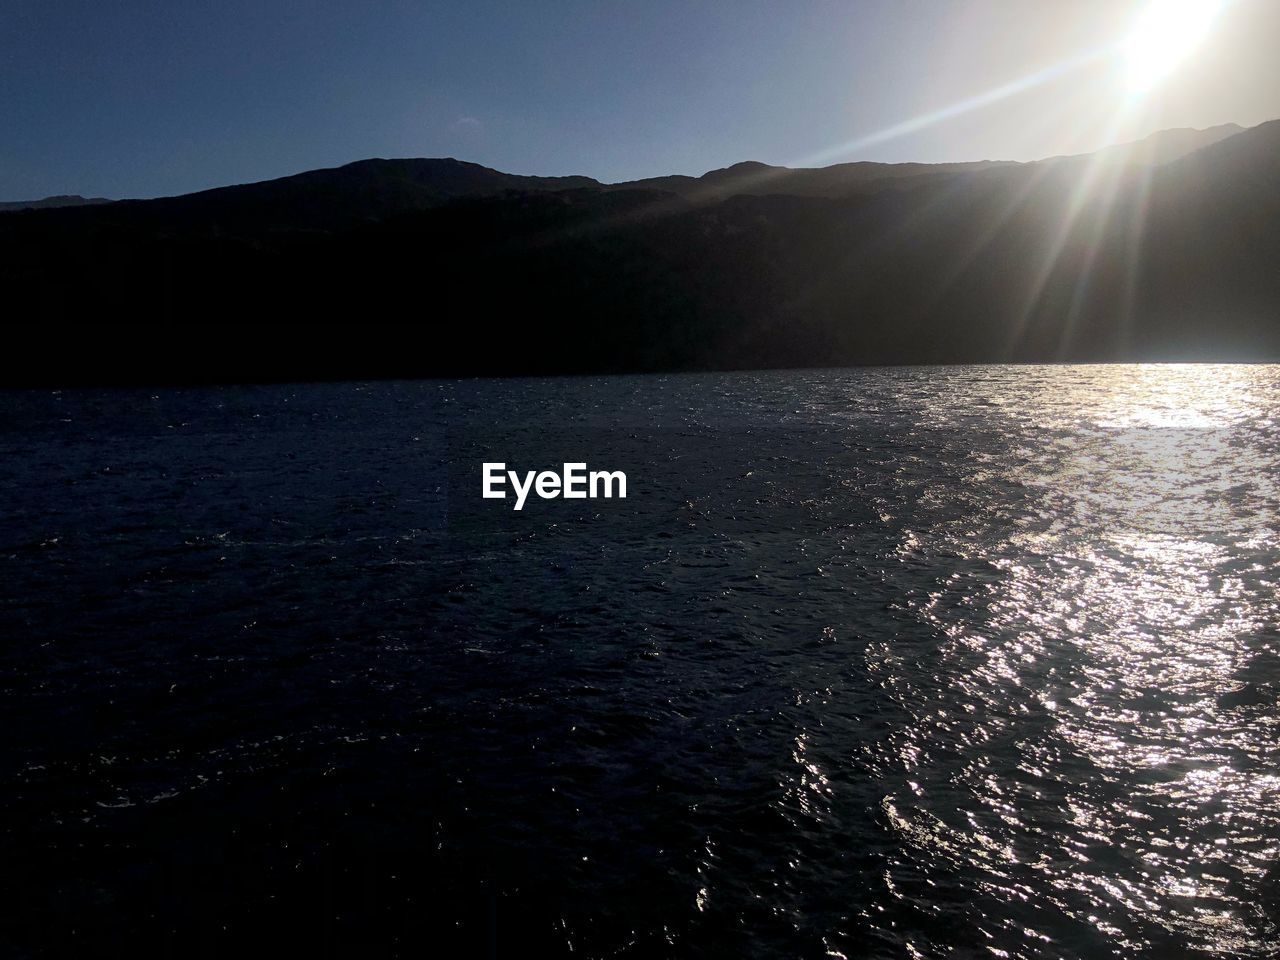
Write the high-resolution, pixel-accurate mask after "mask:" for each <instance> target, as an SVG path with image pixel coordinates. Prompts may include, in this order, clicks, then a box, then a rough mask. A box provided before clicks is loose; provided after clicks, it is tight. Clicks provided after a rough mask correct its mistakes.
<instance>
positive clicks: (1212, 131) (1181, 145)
mask: <svg viewBox="0 0 1280 960" xmlns="http://www.w3.org/2000/svg"><path fill="white" fill-rule="evenodd" d="M1244 129H1245V128H1244V127H1242V126H1240V125H1239V124H1235V123H1223V124H1219V125H1218V126H1216V127H1209V128H1207V129H1205V130H1192V129H1190V128H1186V127H1183V128H1178V129H1175V130H1161V131H1159V132H1157V133H1153V134H1151V136H1149V137H1144V138H1143V139H1142V140H1134V141H1133V142H1131V143H1117V144H1116V145H1115V146H1111V147H1103V148H1102V149H1101V150H1097V151H1095V152H1093V153H1082V154H1076V155H1074V156H1069V157H1051V158H1050V159H1049V160H1048V161H1043V162H1051V163H1057V162H1062V161H1078V162H1090V161H1104V162H1106V163H1129V164H1143V165H1147V166H1160V165H1162V164H1166V163H1172V162H1173V161H1174V160H1177V159H1179V158H1180V157H1185V156H1186V155H1187V154H1189V153H1194V152H1195V151H1197V150H1201V149H1203V148H1205V147H1209V146H1212V145H1213V144H1215V143H1218V142H1220V141H1222V140H1226V139H1227V138H1228V137H1234V136H1235V135H1236V134H1238V133H1241V132H1243V131H1244Z"/></svg>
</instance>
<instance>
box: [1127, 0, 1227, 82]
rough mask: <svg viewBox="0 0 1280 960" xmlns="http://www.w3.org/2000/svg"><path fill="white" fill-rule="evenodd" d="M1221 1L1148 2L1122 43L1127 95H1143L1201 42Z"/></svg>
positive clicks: (1175, 0)
mask: <svg viewBox="0 0 1280 960" xmlns="http://www.w3.org/2000/svg"><path fill="white" fill-rule="evenodd" d="M1222 6H1223V2H1222V0H1152V2H1151V3H1149V4H1148V5H1147V6H1146V8H1145V9H1144V10H1143V11H1142V13H1141V14H1139V16H1138V19H1137V21H1136V22H1135V23H1134V25H1133V29H1132V31H1131V32H1130V34H1129V36H1128V38H1127V39H1126V40H1125V42H1124V47H1123V49H1124V56H1125V61H1126V68H1127V74H1128V83H1129V90H1130V92H1132V93H1134V94H1136V95H1141V94H1144V93H1146V92H1148V91H1150V90H1151V89H1153V88H1154V87H1156V86H1157V85H1159V84H1160V82H1161V81H1162V80H1164V79H1165V77H1167V76H1168V75H1169V74H1170V73H1172V72H1173V70H1174V69H1175V68H1176V67H1177V66H1178V65H1179V64H1181V63H1182V62H1183V61H1184V60H1186V59H1187V57H1189V56H1190V55H1191V54H1192V53H1194V52H1195V50H1196V49H1197V48H1198V47H1199V46H1200V45H1201V44H1202V43H1203V42H1204V40H1205V37H1206V36H1207V35H1208V33H1209V30H1210V28H1211V27H1212V26H1213V21H1214V20H1215V19H1216V18H1217V16H1218V13H1219V12H1220V11H1221V9H1222Z"/></svg>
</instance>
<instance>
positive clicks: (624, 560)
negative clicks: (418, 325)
mask: <svg viewBox="0 0 1280 960" xmlns="http://www.w3.org/2000/svg"><path fill="white" fill-rule="evenodd" d="M1278 418H1280V368H1276V367H1261V366H1259V367H1244V366H1227V367H1164V366H1141V367H1115V366H1108V367H1053V368H1034V367H974V368H946V369H884V370H848V371H818V372H814V371H808V372H779V373H762V374H725V375H707V376H680V377H646V378H603V379H574V380H545V381H543V380H523V381H520V380H516V381H502V382H496V381H473V382H456V383H443V382H424V383H389V384H363V385H359V384H347V385H314V386H277V387H252V388H220V389H201V390H180V391H179V390H165V391H161V392H156V391H137V392H129V391H124V392H73V391H66V392H61V393H50V392H42V393H22V394H16V393H10V394H5V395H0V450H2V457H0V503H2V504H3V514H2V515H0V632H2V635H3V636H4V637H5V640H6V642H5V644H4V647H3V652H2V653H0V682H2V684H3V687H2V690H0V692H2V694H3V700H2V702H0V720H2V721H3V722H4V728H5V730H6V731H7V737H6V741H7V745H6V747H5V748H4V757H5V763H4V766H3V768H0V776H3V783H2V786H3V793H2V794H0V813H2V815H3V819H2V820H0V823H3V850H0V853H2V854H3V856H4V862H5V864H6V866H5V868H4V870H3V879H2V881H0V882H2V883H3V890H0V895H2V899H0V903H3V907H2V908H0V914H2V916H3V921H2V922H0V944H4V945H6V947H7V950H6V952H7V953H11V954H17V955H19V956H21V955H41V954H44V953H60V952H71V951H77V952H79V953H80V954H81V955H88V951H92V952H93V953H94V954H95V955H112V954H113V953H116V952H118V951H119V950H121V949H124V948H126V947H127V949H129V950H131V951H132V952H134V953H139V952H140V953H144V954H147V953H153V952H171V953H173V954H174V955H180V956H190V955H192V954H193V953H194V954H196V955H209V956H221V955H225V953H226V951H227V950H228V949H231V948H233V947H234V948H239V949H246V948H253V949H268V948H275V949H278V950H279V949H288V950H298V949H304V948H305V949H309V950H311V951H312V952H318V953H320V954H324V953H326V952H328V953H331V954H332V955H336V956H352V955H358V954H356V953H355V951H367V952H368V954H369V955H414V956H421V955H433V953H432V950H431V948H433V947H434V948H436V951H437V953H438V954H439V955H442V956H452V955H472V956H480V955H486V951H489V953H488V955H500V956H516V955H524V954H528V953H538V952H543V953H548V954H551V955H557V954H561V955H566V956H567V955H570V954H572V955H574V956H587V957H614V956H617V957H651V956H673V957H712V956H714V957H721V956H743V957H820V956H835V957H840V956H844V957H848V958H855V957H906V958H916V957H970V956H972V957H979V956H982V957H985V956H999V957H1006V956H1007V957H1027V958H1031V957H1104V956H1115V957H1153V958H1166V957H1184V956H1185V957H1263V956H1275V955H1276V951H1275V949H1274V944H1275V943H1276V942H1277V936H1278V934H1277V929H1276V921H1277V915H1278V914H1277V910H1278V905H1277V900H1278V898H1280V890H1278V887H1280V877H1278V876H1277V872H1278V871H1277V867H1276V864H1277V862H1280V708H1278V707H1277V700H1278V699H1280V633H1278V632H1277V603H1278V601H1277V596H1276V581H1277V558H1278V549H1277V537H1278V533H1277V529H1276V528H1277V524H1278V523H1280V490H1278V489H1277V482H1278V476H1280V475H1278V474H1277V465H1278V464H1277V460H1278V459H1280V447H1278V446H1277V440H1278V439H1280V419H1278ZM486 459H501V460H505V461H507V462H508V463H509V464H510V465H511V466H512V467H515V468H519V469H521V470H524V469H535V468H537V469H540V468H543V467H549V466H556V465H558V464H559V463H561V462H563V461H565V460H586V461H588V462H589V463H591V464H592V466H593V467H594V466H600V467H608V468H611V469H625V470H626V471H627V475H628V481H629V494H630V496H629V497H628V499H627V500H625V501H573V502H568V501H535V500H531V501H530V503H529V504H528V505H527V506H526V508H525V510H524V511H522V512H521V513H519V514H516V513H513V512H511V511H510V510H509V508H508V505H507V504H503V503H501V502H495V501H481V500H480V497H479V493H480V462H481V461H482V460H486ZM424 951H425V953H424Z"/></svg>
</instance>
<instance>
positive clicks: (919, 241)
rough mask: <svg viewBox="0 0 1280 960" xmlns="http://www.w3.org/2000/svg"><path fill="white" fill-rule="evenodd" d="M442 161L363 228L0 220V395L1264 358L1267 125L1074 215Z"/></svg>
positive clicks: (911, 183)
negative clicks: (442, 166) (7, 345)
mask: <svg viewBox="0 0 1280 960" xmlns="http://www.w3.org/2000/svg"><path fill="white" fill-rule="evenodd" d="M380 163H392V164H394V163H396V161H381V162H380ZM457 163H459V165H458V166H455V167H451V168H450V169H451V170H452V172H453V174H455V175H456V177H457V179H456V181H455V182H454V185H453V187H451V188H450V189H452V190H453V191H454V193H455V196H453V197H452V198H451V199H448V200H447V201H444V202H438V203H437V202H436V201H435V200H432V201H431V202H429V203H427V204H426V205H425V206H424V207H423V208H422V209H416V210H409V211H403V210H402V211H400V212H399V213H396V214H395V215H392V216H388V217H386V218H385V219H377V218H369V217H366V216H351V215H349V214H350V213H351V211H350V210H348V211H347V213H346V214H344V215H343V216H341V217H335V216H334V215H333V213H332V211H324V210H321V211H319V212H315V211H311V212H308V211H306V210H305V209H304V210H303V214H304V215H305V216H306V217H309V219H305V218H304V219H303V220H302V221H297V222H288V223H286V222H285V221H283V220H278V219H276V217H275V215H274V214H273V215H271V216H266V217H263V216H261V215H260V210H255V209H254V208H253V204H252V203H251V202H249V203H244V202H241V203H239V204H237V203H231V204H222V203H217V202H214V200H218V199H219V198H228V197H229V198H231V199H235V198H237V197H240V198H241V199H242V200H243V198H244V195H243V194H237V193H236V192H235V191H234V190H232V191H231V192H229V193H226V194H216V193H215V194H214V195H213V197H214V200H210V198H209V196H208V195H204V196H203V197H200V198H197V199H196V200H194V201H192V200H188V201H184V202H182V203H176V204H175V203H173V202H159V201H137V202H133V203H128V202H122V203H116V204H109V205H106V206H103V207H96V208H70V209H65V210H49V211H40V212H28V213H24V214H20V215H14V216H9V217H0V285H2V286H3V289H4V290H5V291H6V305H7V306H8V307H9V308H10V312H11V315H15V316H18V317H21V318H24V319H26V320H28V321H31V322H30V323H28V324H27V325H25V326H24V325H19V326H20V328H21V333H20V335H19V338H18V339H17V340H15V342H14V346H13V348H12V349H10V350H9V351H8V352H7V353H6V355H5V359H6V360H7V362H5V363H2V364H0V383H7V384H10V385H13V384H16V383H24V382H25V383H81V382H124V383H141V382H155V381H156V379H157V378H161V379H168V380H174V379H177V380H180V381H184V382H191V381H196V380H204V379H213V380H233V381H234V380H246V379H316V378H360V377H389V376H402V377H416V376H462V375H467V376H470V375H528V374H567V373H617V372H655V371H674V370H710V369H742V368H761V367H795V366H841V365H852V364H886V363H982V362H1052V361H1073V362H1075V361H1111V360H1144V361H1145V360H1224V361H1225V360H1250V359H1252V360H1257V359H1277V360H1280V271H1277V270H1276V269H1275V264H1276V263H1277V262H1280V121H1272V122H1270V123H1267V124H1262V125H1259V126H1257V127H1253V128H1249V129H1247V130H1244V131H1242V132H1241V133H1238V134H1235V135H1234V136H1229V137H1226V138H1224V139H1220V140H1218V141H1217V142H1215V143H1212V144H1210V145H1208V146H1203V147H1201V148H1200V149H1198V150H1193V151H1192V152H1190V153H1186V154H1185V155H1183V156H1181V157H1179V158H1178V159H1176V160H1174V161H1171V162H1168V163H1164V164H1161V165H1158V166H1154V167H1143V166H1132V167H1130V166H1128V165H1124V164H1119V165H1117V164H1101V165H1099V169H1102V168H1105V170H1104V171H1103V172H1104V173H1105V175H1099V176H1098V177H1097V184H1096V185H1095V186H1094V187H1093V188H1092V189H1085V190H1083V191H1082V186H1088V185H1089V184H1090V183H1091V182H1092V180H1093V177H1092V172H1091V171H1089V170H1082V168H1080V167H1078V166H1074V165H1072V164H1055V163H1050V164H1040V165H1036V166H1027V165H1023V166H1014V167H1003V168H1000V167H997V168H991V169H987V170H984V171H981V172H979V173H977V174H976V175H969V176H966V175H956V174H940V175H937V176H923V175H920V176H914V177H905V178H889V179H887V180H884V181H882V183H883V184H884V188H883V189H876V190H869V191H858V190H854V191H851V192H847V193H842V194H841V195H838V196H834V197H832V196H820V195H809V196H806V195H790V194H785V193H775V192H770V191H768V190H762V192H759V193H750V192H746V193H734V194H733V195H731V196H728V197H725V198H723V199H720V200H716V201H707V202H704V201H700V200H698V199H696V198H694V199H690V198H687V197H682V196H679V195H677V194H675V193H673V192H669V191H660V190H653V189H643V188H630V189H616V190H611V189H603V188H601V187H599V186H592V185H590V184H588V185H586V186H582V185H574V186H571V187H570V188H568V189H551V188H550V187H552V186H559V185H560V184H558V183H556V184H549V183H547V182H546V181H535V186H541V187H547V189H534V190H529V191H516V190H511V191H504V192H500V193H492V192H485V191H487V190H489V185H492V184H493V183H494V181H492V178H491V177H490V174H489V173H488V172H480V171H477V170H474V169H471V168H470V167H466V166H462V165H460V162H457ZM422 169H426V168H422ZM482 169H483V168H482ZM725 169H726V171H729V172H728V173H727V174H722V176H727V177H728V178H730V179H732V178H733V177H735V176H738V175H745V176H754V175H758V174H759V173H761V172H762V171H761V168H760V166H756V165H748V166H746V167H740V168H739V169H738V171H736V172H734V171H733V168H725ZM379 170H382V171H383V172H385V170H384V169H383V168H382V167H380V166H379V165H378V163H375V164H374V166H373V167H366V168H359V167H358V168H357V169H356V170H355V171H348V172H347V173H346V174H343V175H342V176H340V177H339V178H338V183H339V185H340V186H343V187H344V188H349V187H350V185H351V184H352V183H355V184H357V185H358V184H360V183H361V182H363V181H362V177H363V176H364V175H365V174H367V173H369V172H370V171H379ZM393 172H394V171H393ZM402 172H403V171H402ZM408 172H409V173H410V174H412V173H413V171H412V170H410V171H408ZM764 172H768V171H767V170H766V171H764ZM419 173H421V170H419ZM407 179H409V180H410V181H412V180H413V177H412V176H409V177H408V178H407ZM715 179H716V178H713V180H715ZM381 182H382V179H381V178H380V179H379V183H381ZM505 182H507V181H501V180H500V181H497V183H505ZM576 183H577V182H575V184H576ZM303 185H304V186H305V185H306V183H305V181H304V184H303ZM427 186H428V187H430V189H432V190H437V189H438V190H440V191H443V190H444V189H445V188H444V187H443V186H440V184H439V183H436V182H435V181H433V182H432V183H431V184H428V185H427ZM378 189H381V188H378ZM424 189H425V188H424ZM413 190H414V191H418V187H413ZM477 191H479V192H477ZM375 194H376V191H375ZM393 194H394V191H393ZM309 195H310V196H312V197H314V196H315V195H316V194H315V193H314V192H312V193H310V194H309ZM356 195H357V196H358V191H357V192H356ZM351 196H352V194H351V191H350V190H349V189H348V191H347V192H346V193H344V194H342V196H341V197H340V199H341V200H342V202H343V203H349V202H350V201H351ZM414 196H419V197H420V196H421V193H419V192H415V193H414ZM181 199H182V198H179V200H181ZM250 199H252V198H250ZM285 199H286V201H287V202H285V203H284V204H283V207H281V206H280V205H277V207H276V208H273V209H276V210H277V211H279V210H281V209H284V210H285V211H286V212H288V210H287V208H288V206H289V203H292V202H295V201H296V197H295V198H293V199H290V197H289V196H288V195H287V191H286V198H285ZM273 202H274V201H273ZM184 204H185V205H184ZM357 206H359V205H357ZM355 212H356V213H359V210H356V211H355ZM290 215H291V216H292V214H290ZM285 219H286V220H287V219H288V218H285ZM326 223H327V224H328V225H326ZM281 224H283V226H281ZM121 321H127V322H124V323H122V322H121ZM139 322H145V323H146V324H147V326H145V327H138V326H137V324H138V323H139ZM179 329H180V330H184V331H188V332H189V333H190V338H191V339H190V343H191V344H192V346H191V347H190V348H188V349H187V350H186V351H185V352H184V353H183V354H182V355H181V356H180V357H176V358H173V359H171V360H166V361H165V362H164V363H163V364H159V365H158V361H157V360H156V359H154V358H155V356H156V354H155V344H156V343H157V342H159V343H164V342H167V339H165V338H167V337H169V336H171V331H175V330H179ZM157 331H164V332H162V333H160V332H157ZM157 337H159V338H161V339H159V340H157ZM23 338H25V339H23Z"/></svg>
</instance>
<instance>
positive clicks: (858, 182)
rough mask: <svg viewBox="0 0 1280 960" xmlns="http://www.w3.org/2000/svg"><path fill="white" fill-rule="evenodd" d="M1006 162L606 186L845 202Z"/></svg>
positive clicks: (766, 172) (724, 175) (741, 169)
mask: <svg viewBox="0 0 1280 960" xmlns="http://www.w3.org/2000/svg"><path fill="white" fill-rule="evenodd" d="M1018 166H1022V164H1018V163H1013V162H1011V161H993V160H984V161H979V162H976V163H870V162H860V163H838V164H835V165H833V166H829V167H812V168H808V167H802V168H792V167H772V166H769V165H768V164H765V163H758V162H755V161H747V162H744V163H736V164H734V165H733V166H731V167H726V168H724V169H722V170H712V171H711V172H709V173H705V174H703V175H702V176H700V177H682V176H670V177H652V178H650V179H648V180H633V181H629V182H627V183H619V184H612V185H610V186H609V187H607V189H610V190H664V191H667V192H670V193H675V194H678V195H679V196H682V197H685V198H686V199H689V200H692V201H694V202H702V203H712V202H715V201H717V200H725V199H727V198H729V197H732V196H740V195H741V196H769V195H770V194H787V195H788V196H795V197H845V196H850V195H852V194H856V193H864V192H867V191H868V190H878V189H884V188H886V187H887V186H902V185H903V184H904V183H906V182H907V181H910V180H912V179H914V178H917V177H927V176H943V175H948V174H967V173H978V172H982V171H986V170H993V169H998V168H1002V167H1018Z"/></svg>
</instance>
